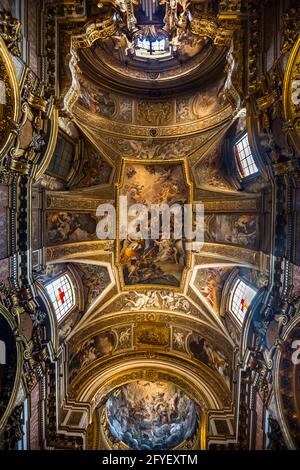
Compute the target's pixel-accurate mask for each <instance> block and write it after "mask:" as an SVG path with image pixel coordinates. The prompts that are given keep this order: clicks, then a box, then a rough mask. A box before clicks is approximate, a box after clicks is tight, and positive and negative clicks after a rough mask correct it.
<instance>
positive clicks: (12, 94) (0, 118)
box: [0, 37, 20, 159]
mask: <svg viewBox="0 0 300 470" xmlns="http://www.w3.org/2000/svg"><path fill="white" fill-rule="evenodd" d="M19 112H20V89H19V83H18V79H17V76H16V71H15V67H14V65H13V62H12V59H11V56H10V53H9V51H8V49H7V47H6V44H5V42H4V40H3V38H2V37H0V130H1V132H0V159H2V158H3V157H4V156H5V154H6V153H7V151H8V150H9V148H10V147H11V145H12V141H13V139H14V132H15V129H16V123H17V122H18V119H19Z"/></svg>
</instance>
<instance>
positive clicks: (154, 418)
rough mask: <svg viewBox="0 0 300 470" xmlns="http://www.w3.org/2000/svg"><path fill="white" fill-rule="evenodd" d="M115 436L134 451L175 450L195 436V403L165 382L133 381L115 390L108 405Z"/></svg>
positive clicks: (111, 428)
mask: <svg viewBox="0 0 300 470" xmlns="http://www.w3.org/2000/svg"><path fill="white" fill-rule="evenodd" d="M106 411H107V418H108V422H109V427H110V431H111V434H112V435H113V436H114V437H115V438H116V439H117V440H118V441H122V442H124V443H125V444H126V445H127V446H128V447H130V448H131V449H136V450H160V449H173V448H175V447H177V446H178V445H179V444H181V443H182V442H184V441H185V440H186V439H190V438H191V437H193V436H194V434H195V432H196V431H197V428H198V418H197V412H196V406H195V404H194V402H193V401H192V400H191V399H190V398H188V397H187V396H186V395H185V394H184V393H183V392H182V391H181V390H180V389H178V388H176V387H174V386H173V385H170V384H167V383H163V382H146V381H140V382H132V383H129V384H127V385H124V386H122V387H120V388H118V389H117V390H115V391H114V392H113V393H112V394H111V396H110V398H109V399H108V401H107V404H106Z"/></svg>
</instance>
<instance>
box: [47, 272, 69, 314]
mask: <svg viewBox="0 0 300 470" xmlns="http://www.w3.org/2000/svg"><path fill="white" fill-rule="evenodd" d="M46 290H47V293H48V295H49V297H50V300H51V302H52V304H53V307H54V310H55V313H56V316H57V320H58V321H60V320H62V318H63V317H65V316H66V315H67V313H69V312H70V310H72V308H73V307H74V305H75V295H74V289H73V284H72V281H71V279H70V277H69V276H68V275H67V274H64V275H63V276H60V277H59V278H58V279H55V280H54V281H52V282H50V283H49V284H47V285H46Z"/></svg>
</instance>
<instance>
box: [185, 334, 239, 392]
mask: <svg viewBox="0 0 300 470" xmlns="http://www.w3.org/2000/svg"><path fill="white" fill-rule="evenodd" d="M188 345H189V349H190V351H191V353H192V354H193V356H194V358H195V359H198V360H199V361H201V362H203V363H204V364H206V365H207V366H208V367H210V368H211V369H213V370H215V371H217V372H218V373H219V374H220V375H221V376H222V377H223V379H224V380H225V382H226V383H227V385H228V387H230V378H231V367H230V365H229V363H228V360H227V358H226V356H225V355H224V354H223V353H222V352H221V351H219V350H218V349H216V347H215V346H213V345H212V344H211V343H210V342H209V341H207V340H206V339H205V338H203V337H202V336H200V335H198V334H197V333H193V334H192V335H191V336H190V337H189V339H188Z"/></svg>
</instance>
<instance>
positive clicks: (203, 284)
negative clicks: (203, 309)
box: [195, 267, 232, 311]
mask: <svg viewBox="0 0 300 470" xmlns="http://www.w3.org/2000/svg"><path fill="white" fill-rule="evenodd" d="M231 270H232V268H230V267H223V268H220V267H214V268H204V269H199V270H198V272H197V276H196V279H195V287H196V288H197V289H198V290H199V292H200V294H201V295H203V297H204V298H205V299H206V301H207V302H208V303H209V305H210V306H211V307H212V308H213V309H214V310H216V311H217V310H218V309H219V307H220V302H221V295H222V289H223V287H224V284H225V281H226V279H227V278H228V276H229V274H230V272H231Z"/></svg>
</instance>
